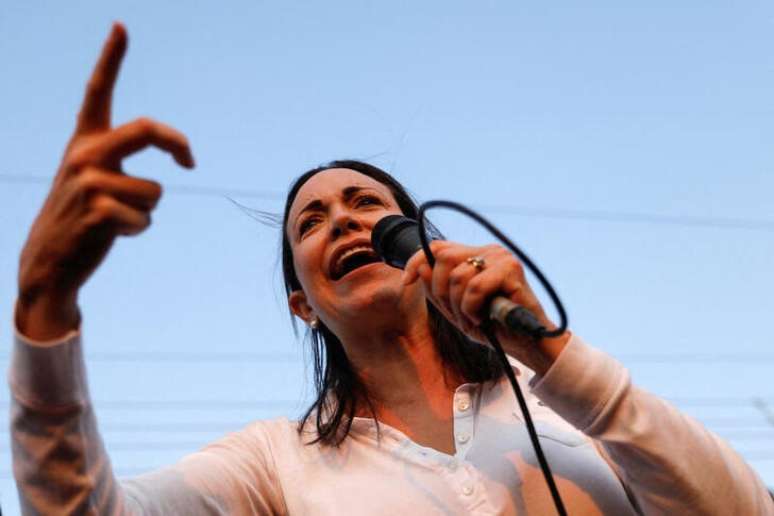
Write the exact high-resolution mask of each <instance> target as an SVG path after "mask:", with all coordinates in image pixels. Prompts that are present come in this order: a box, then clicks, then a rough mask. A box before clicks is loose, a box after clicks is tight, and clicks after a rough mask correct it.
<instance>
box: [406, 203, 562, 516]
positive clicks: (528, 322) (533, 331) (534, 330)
mask: <svg viewBox="0 0 774 516" xmlns="http://www.w3.org/2000/svg"><path fill="white" fill-rule="evenodd" d="M431 208H447V209H450V210H453V211H458V212H460V213H463V214H465V215H467V216H468V217H470V218H472V219H473V220H475V221H476V222H478V223H479V224H481V225H482V226H484V227H485V228H486V229H487V230H488V231H489V232H490V233H491V234H492V235H493V236H494V237H495V238H497V239H498V240H499V241H500V242H502V243H503V245H505V246H506V247H507V248H508V249H510V250H511V251H512V252H513V253H514V254H515V255H516V256H518V257H519V259H520V260H521V261H522V263H524V265H526V266H527V268H529V270H531V271H532V273H533V274H535V276H536V277H537V279H538V281H540V283H541V284H542V285H543V288H545V289H546V292H548V295H549V296H550V297H551V301H553V303H554V306H555V307H556V310H557V311H558V312H559V319H560V323H559V327H558V328H556V329H555V330H547V329H546V328H543V327H542V326H536V325H535V324H533V323H532V321H533V320H534V317H533V316H531V314H530V313H529V312H527V311H526V310H524V311H523V312H517V314H520V315H516V317H517V318H518V319H521V323H520V322H519V321H516V323H515V324H516V328H518V329H517V331H520V332H522V333H525V334H527V335H529V336H530V337H532V338H533V339H535V340H539V339H541V338H544V337H557V336H559V335H561V334H562V333H564V331H565V330H566V329H567V313H566V312H565V310H564V306H563V305H562V302H561V300H560V299H559V296H558V295H557V294H556V291H555V290H554V288H553V287H552V286H551V283H549V281H548V279H546V277H545V276H544V275H543V273H542V272H541V271H540V269H538V267H537V265H535V264H534V262H533V261H532V260H530V259H529V257H528V256H527V255H526V254H524V252H522V250H521V249H519V248H518V246H516V244H514V243H513V242H512V241H511V240H510V239H509V238H508V237H507V236H506V235H505V234H503V233H502V232H501V231H500V230H499V229H497V228H496V227H495V226H494V225H493V224H492V223H490V222H489V221H488V220H486V219H485V218H484V217H482V216H481V215H479V214H478V213H476V212H475V211H473V210H471V209H470V208H468V207H467V206H464V205H462V204H459V203H456V202H452V201H444V200H435V201H427V202H425V203H422V205H420V207H419V213H418V214H417V219H419V220H418V221H417V223H418V225H419V238H420V241H421V242H422V249H423V250H424V252H425V256H426V257H427V262H428V264H430V267H433V266H435V257H434V256H433V252H432V250H430V243H429V241H428V238H427V232H426V231H425V212H426V211H427V210H429V209H431ZM509 322H510V321H509ZM511 326H512V327H513V325H511ZM480 329H481V331H482V332H484V334H485V335H486V336H487V338H488V339H489V342H490V344H491V345H492V347H493V348H494V350H495V353H496V354H497V357H498V358H499V360H500V362H501V363H502V366H503V369H504V370H505V375H506V376H507V377H508V380H509V381H510V382H511V387H512V388H513V392H514V394H515V395H516V399H517V400H518V402H519V407H520V408H521V413H522V414H523V415H524V423H525V424H526V426H527V432H528V433H529V438H530V440H531V441H532V447H533V448H534V450H535V455H536V456H537V459H538V462H539V463H540V469H541V470H542V471H543V477H544V478H545V480H546V484H548V489H549V490H550V491H551V497H552V498H553V500H554V505H555V506H556V511H557V513H559V515H560V516H567V511H566V509H565V508H564V503H563V502H562V497H561V496H560V495H559V490H558V489H557V488H556V482H554V477H553V475H552V474H551V468H550V467H549V465H548V461H547V460H546V457H545V455H544V454H543V448H542V447H541V446H540V441H539V440H538V435H537V432H536V431H535V425H534V424H533V422H532V416H531V414H530V413H529V409H528V408H527V402H526V400H525V399H524V394H523V393H522V392H521V388H520V387H519V384H518V382H517V381H516V376H515V375H514V374H513V369H512V368H511V366H510V364H509V363H508V357H507V356H506V355H505V351H503V347H502V346H501V345H500V341H498V340H497V336H496V335H495V329H494V321H492V320H491V319H489V320H487V321H485V322H484V323H483V324H481V326H480Z"/></svg>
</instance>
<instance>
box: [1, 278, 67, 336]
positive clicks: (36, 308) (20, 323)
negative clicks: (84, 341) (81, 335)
mask: <svg viewBox="0 0 774 516" xmlns="http://www.w3.org/2000/svg"><path fill="white" fill-rule="evenodd" d="M77 298H78V293H77V292H66V291H65V292H58V291H55V290H51V289H47V288H44V287H37V288H30V287H28V288H23V289H22V288H20V289H19V297H18V300H17V303H16V311H15V316H14V323H15V324H16V329H17V331H18V332H19V333H21V334H22V335H24V336H25V337H27V338H29V339H31V340H36V341H49V340H54V339H57V338H61V337H64V336H65V335H66V334H67V333H69V332H70V331H73V330H77V329H78V327H79V326H80V322H81V315H80V310H79V309H78V301H77Z"/></svg>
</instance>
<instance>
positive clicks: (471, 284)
mask: <svg viewBox="0 0 774 516" xmlns="http://www.w3.org/2000/svg"><path fill="white" fill-rule="evenodd" d="M372 240H373V247H374V249H375V250H376V252H377V253H378V254H379V255H380V256H382V257H383V259H384V260H385V261H386V262H387V263H388V264H390V265H393V266H395V267H398V268H403V269H404V270H405V272H404V278H403V281H404V284H406V285H409V284H411V283H414V282H416V281H417V280H421V281H422V284H423V286H424V289H425V292H426V295H427V297H428V299H430V301H431V302H432V303H433V304H434V305H435V306H436V307H437V308H438V309H439V310H440V311H441V312H442V313H443V315H444V316H445V317H446V318H447V319H448V320H449V321H451V322H452V323H453V324H454V325H455V326H457V327H458V328H459V329H460V330H461V331H463V332H464V333H465V334H466V335H468V336H469V337H470V338H472V339H473V340H475V341H477V342H482V343H486V342H487V339H486V336H485V335H484V333H483V332H482V331H481V329H480V325H481V324H482V323H483V322H484V321H485V320H486V318H487V317H489V318H492V319H494V320H497V321H498V322H500V325H499V328H498V337H499V338H500V340H501V342H502V343H503V347H504V348H505V349H506V350H507V352H508V354H511V355H514V356H516V357H517V358H519V359H521V360H522V361H524V362H525V363H526V364H527V365H529V366H530V367H532V366H533V365H534V366H535V367H533V369H536V370H541V369H544V368H546V369H547V367H548V366H550V363H552V362H553V358H555V356H553V355H557V356H558V352H560V351H561V349H557V348H563V347H564V344H565V343H566V341H567V340H568V339H569V334H568V333H565V334H563V335H560V336H559V337H556V338H554V339H543V341H545V344H553V345H552V346H549V347H551V348H554V349H556V353H553V352H552V353H550V355H551V356H549V357H538V356H535V353H536V352H540V351H542V350H541V349H540V348H541V347H542V346H538V347H536V346H535V345H534V344H535V342H534V339H532V338H531V337H529V336H528V335H527V334H528V333H532V334H535V333H536V332H538V331H539V330H540V329H541V328H544V329H548V330H551V329H554V328H556V325H555V324H553V323H552V322H551V321H550V320H549V319H548V317H547V316H546V314H545V311H544V310H543V307H542V305H541V304H540V301H539V300H538V299H537V297H536V296H535V294H534V293H533V291H532V289H531V288H530V286H529V284H528V283H527V281H526V278H525V275H524V268H523V267H522V264H521V262H520V261H519V260H518V259H517V258H516V257H515V256H514V255H513V254H512V253H511V252H509V251H508V250H507V249H505V248H504V247H502V246H499V245H487V246H483V247H473V246H466V245H462V244H458V243H454V242H449V241H444V240H435V241H433V242H431V243H430V248H431V249H432V251H433V255H434V256H435V265H434V266H433V267H431V266H430V264H429V263H428V261H427V257H426V256H425V253H424V252H422V249H421V243H420V239H419V229H418V225H417V223H416V221H413V220H411V219H408V218H406V217H401V216H397V215H393V216H388V217H385V218H384V219H382V220H381V221H379V223H377V225H376V226H375V227H374V231H373V238H372ZM506 328H507V329H508V330H506ZM540 354H541V355H542V353H540Z"/></svg>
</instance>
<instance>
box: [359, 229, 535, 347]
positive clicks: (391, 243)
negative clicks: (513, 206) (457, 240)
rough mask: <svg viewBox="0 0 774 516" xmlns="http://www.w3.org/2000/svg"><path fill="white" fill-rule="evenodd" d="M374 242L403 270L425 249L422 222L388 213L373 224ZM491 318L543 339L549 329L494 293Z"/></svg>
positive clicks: (387, 259)
mask: <svg viewBox="0 0 774 516" xmlns="http://www.w3.org/2000/svg"><path fill="white" fill-rule="evenodd" d="M371 245H372V246H373V248H374V251H376V254H378V255H379V256H380V257H381V258H382V260H384V262H385V263H387V264H388V265H391V266H393V267H396V268H398V269H404V268H405V267H406V262H407V261H408V260H409V258H411V256H412V255H413V254H414V253H416V252H417V251H419V250H420V249H422V240H421V239H420V237H419V224H418V223H417V221H416V220H413V219H410V218H408V217H404V216H403V215H387V216H386V217H383V218H382V219H381V220H379V222H377V223H376V225H375V226H374V229H373V231H372V232H371ZM487 313H488V314H489V318H490V319H492V320H494V321H497V322H499V323H500V324H501V325H502V326H504V327H505V328H507V329H509V330H511V331H514V332H518V333H526V334H528V335H531V336H533V337H537V338H540V337H542V336H543V334H544V333H545V331H546V328H545V326H543V325H542V324H541V323H540V321H539V320H538V318H537V317H535V315H534V314H533V313H532V312H530V311H529V310H527V309H526V308H524V307H523V306H520V305H517V304H516V303H514V302H513V301H511V300H510V299H508V298H506V297H504V296H495V297H494V298H492V300H491V301H490V302H489V307H488V310H487Z"/></svg>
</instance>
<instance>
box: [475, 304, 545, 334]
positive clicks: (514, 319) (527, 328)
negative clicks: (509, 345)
mask: <svg viewBox="0 0 774 516" xmlns="http://www.w3.org/2000/svg"><path fill="white" fill-rule="evenodd" d="M489 317H490V318H491V319H493V320H495V321H497V322H499V323H500V324H502V325H503V326H504V327H505V328H507V329H509V330H511V331H513V332H515V333H526V334H527V335H530V336H532V337H535V338H540V337H542V336H543V333H544V332H545V331H546V328H545V326H543V325H542V324H541V323H540V321H539V320H538V318H537V317H535V315H534V314H533V313H532V312H530V311H529V310H527V309H526V308H524V307H523V306H521V305H517V304H516V303H514V302H513V301H511V300H510V299H508V298H506V297H503V296H497V297H495V298H494V299H492V302H491V303H489Z"/></svg>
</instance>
